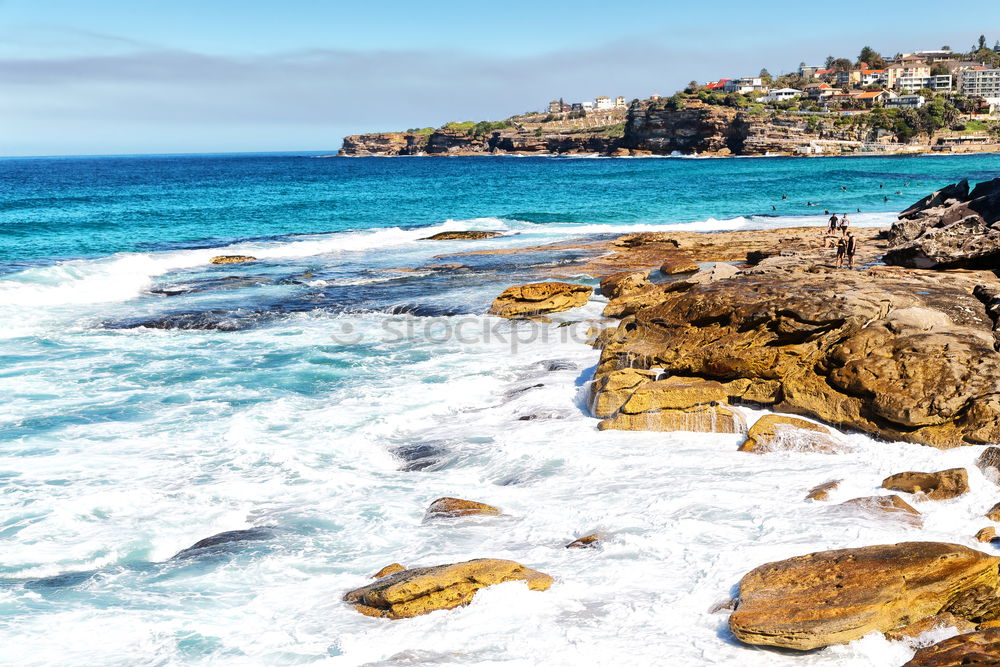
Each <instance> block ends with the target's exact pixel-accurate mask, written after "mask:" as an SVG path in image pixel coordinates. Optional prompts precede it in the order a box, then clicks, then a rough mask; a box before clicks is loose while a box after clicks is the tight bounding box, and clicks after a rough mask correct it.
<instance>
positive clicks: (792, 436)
mask: <svg viewBox="0 0 1000 667" xmlns="http://www.w3.org/2000/svg"><path fill="white" fill-rule="evenodd" d="M782 450H794V451H812V452H827V453H834V452H836V451H837V443H836V441H835V440H834V439H833V438H831V437H830V429H828V428H827V427H825V426H821V425H819V424H814V423H813V422H810V421H806V420H805V419H799V418H797V417H785V416H783V415H764V416H763V417H761V418H760V419H758V420H757V422H756V423H755V424H754V425H753V426H751V427H750V430H749V431H748V432H747V439H746V442H744V443H743V444H742V445H740V451H741V452H754V453H756V454H763V453H765V452H774V451H782Z"/></svg>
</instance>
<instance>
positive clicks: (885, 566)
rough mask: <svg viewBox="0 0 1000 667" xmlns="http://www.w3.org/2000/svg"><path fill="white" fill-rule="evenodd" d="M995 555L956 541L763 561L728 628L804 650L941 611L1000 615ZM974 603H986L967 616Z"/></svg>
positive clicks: (753, 639) (747, 579)
mask: <svg viewBox="0 0 1000 667" xmlns="http://www.w3.org/2000/svg"><path fill="white" fill-rule="evenodd" d="M998 565H1000V558H996V557H993V556H988V555H987V554H984V553H982V552H980V551H975V550H973V549H969V548H968V547H963V546H960V545H957V544H946V543H938V542H904V543H902V544H890V545H879V546H871V547H862V548H859V549H838V550H835V551H822V552H818V553H812V554H808V555H806V556H798V557H795V558H790V559H788V560H783V561H779V562H775V563H768V564H766V565H762V566H760V567H758V568H756V569H754V570H752V571H750V572H749V573H747V574H746V575H745V576H744V577H743V578H742V579H741V580H740V585H739V589H740V592H739V605H738V606H737V608H736V611H735V612H733V614H732V615H731V616H730V617H729V628H730V630H732V632H733V634H734V635H735V636H736V638H737V639H739V640H740V641H742V642H746V643H748V644H758V645H767V646H780V647H783V648H790V649H798V650H808V649H814V648H819V647H822V646H829V645H831V644H841V643H845V642H849V641H853V640H855V639H859V638H860V637H863V636H864V635H866V634H868V633H869V632H873V631H877V632H887V631H890V630H893V629H895V628H899V627H901V626H906V625H909V624H911V623H913V622H915V621H919V620H922V619H925V618H928V617H932V616H935V615H937V614H940V613H942V612H950V613H953V614H955V615H956V616H959V617H963V618H966V619H967V620H979V618H981V617H982V616H983V615H985V616H990V617H992V615H993V614H995V613H1000V598H998V597H997V589H998V587H1000V577H998V574H997V567H998ZM972 601H975V602H979V603H982V604H983V605H984V606H985V607H984V609H983V610H980V611H978V612H972V614H973V616H972V617H970V616H969V615H968V614H969V613H970V612H969V610H970V609H971V608H972V607H973V606H974V605H972V604H970V603H971V602H972Z"/></svg>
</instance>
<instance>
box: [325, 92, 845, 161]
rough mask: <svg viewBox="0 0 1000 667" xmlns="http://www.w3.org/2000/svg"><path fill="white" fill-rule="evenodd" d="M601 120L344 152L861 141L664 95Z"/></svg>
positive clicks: (724, 147)
mask: <svg viewBox="0 0 1000 667" xmlns="http://www.w3.org/2000/svg"><path fill="white" fill-rule="evenodd" d="M604 121H605V122H603V123H602V122H600V120H598V121H596V122H593V123H588V124H586V125H581V124H575V123H567V122H565V121H562V120H557V121H554V122H545V121H544V120H541V122H523V123H521V122H518V123H511V124H510V127H507V128H505V129H503V130H497V131H492V132H487V133H483V134H476V133H475V132H474V131H473V130H471V129H470V130H456V129H446V128H441V129H437V130H432V131H421V132H378V133H372V134H358V135H351V136H348V137H345V138H344V144H343V148H341V151H340V155H342V156H372V155H381V156H395V155H503V154H526V155H532V154H533V155H572V154H600V155H609V156H643V155H671V154H682V155H694V154H697V155H717V156H724V155H764V154H773V153H783V154H794V153H801V152H803V151H802V147H803V146H810V145H811V144H815V142H824V143H828V144H829V143H838V142H845V141H846V142H857V141H858V139H860V138H861V137H859V136H855V135H850V134H847V133H844V132H837V133H831V131H830V128H825V129H824V128H820V127H819V126H818V125H816V124H812V123H810V122H809V120H808V119H807V118H804V117H794V116H786V115H781V114H772V115H759V114H758V115H755V114H752V113H749V112H746V111H740V110H737V109H733V108H730V107H723V106H713V105H708V104H702V103H699V102H689V103H687V104H686V105H685V106H684V107H683V108H673V107H672V106H671V105H670V104H669V102H667V101H664V100H657V101H648V100H647V101H643V102H638V101H637V102H634V103H633V104H632V105H631V106H630V107H629V108H628V110H627V112H624V113H622V114H621V115H620V116H614V115H609V116H608V117H606V118H605V119H604ZM831 140H832V141H831Z"/></svg>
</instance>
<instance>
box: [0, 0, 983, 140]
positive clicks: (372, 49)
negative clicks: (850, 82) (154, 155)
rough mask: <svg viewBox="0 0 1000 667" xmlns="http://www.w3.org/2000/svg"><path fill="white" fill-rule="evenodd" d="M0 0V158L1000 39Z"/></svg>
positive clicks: (603, 11)
mask: <svg viewBox="0 0 1000 667" xmlns="http://www.w3.org/2000/svg"><path fill="white" fill-rule="evenodd" d="M964 6H965V7H966V9H964V10H963V11H961V12H959V11H952V10H951V9H949V8H947V7H946V6H944V5H942V4H941V3H940V1H939V0H935V2H927V1H924V0H912V1H911V2H908V3H904V4H900V3H873V2H871V1H870V0H866V1H865V2H858V1H855V0H839V1H838V2H832V3H802V2H785V1H784V0H778V1H775V2H767V3H765V2H747V1H746V0H743V1H741V2H733V1H730V0H717V1H715V2H711V3H697V2H689V1H686V2H675V1H672V0H660V1H659V2H647V1H646V0H632V1H631V2H627V3H613V2H609V1H605V2H592V1H591V0H576V1H575V2H566V1H563V0H549V1H548V2H537V1H535V2H522V1H520V0H508V1H507V2H503V3H475V2H451V1H441V2H425V3H415V2H396V1H393V0H389V1H386V0H383V1H374V2H367V3H365V2H357V1H356V0H352V1H351V2H340V1H327V2H322V1H319V0H314V1H306V0H282V1H280V2H278V1H277V0H268V1H264V0H260V1H258V0H242V1H240V2H236V1H230V0H200V1H199V2H195V1H192V0H170V1H169V2H164V1H163V0H159V1H155V2H154V1H147V0H131V1H129V2H126V1H123V0H87V1H86V2H83V1H80V0H0V155H67V154H111V153H150V152H216V151H271V150H333V149H336V148H337V147H338V146H339V145H340V139H341V137H342V136H343V135H345V134H350V133H355V132H364V131H371V130H382V129H406V128H408V127H417V126H437V125H440V124H442V123H444V122H446V121H448V120H483V119H491V120H493V119H499V118H503V117H506V116H508V115H510V114H513V113H518V112H522V111H526V110H529V109H538V108H541V107H543V106H544V105H545V104H546V103H547V101H548V100H549V99H551V98H554V97H560V96H561V97H563V98H565V99H567V100H576V99H589V98H593V97H594V96H596V95H602V94H605V95H624V96H626V97H627V98H629V99H631V98H633V97H645V96H648V95H649V94H651V93H661V94H662V93H670V92H672V91H673V90H675V89H677V88H679V87H683V85H684V84H686V83H687V82H688V81H690V80H691V79H697V80H700V81H704V80H708V79H714V78H718V77H719V76H738V75H741V74H754V73H756V72H757V71H759V70H760V68H761V67H767V68H768V69H769V70H770V71H771V72H772V73H778V72H782V71H789V70H793V69H795V68H796V67H797V66H798V63H799V62H800V61H808V62H821V61H822V60H823V59H824V58H825V57H826V56H827V55H831V54H832V55H836V56H841V55H843V56H846V57H850V58H854V57H856V56H857V53H858V52H859V51H860V49H861V47H862V46H865V45H866V44H870V45H871V46H873V47H874V48H876V49H878V50H880V51H882V52H884V53H887V54H892V53H896V52H898V51H912V50H916V49H924V48H927V49H930V48H938V47H940V46H942V45H945V44H948V45H950V46H953V47H955V48H956V49H959V48H960V49H967V48H968V47H969V45H971V43H972V42H973V41H974V40H975V39H976V37H978V35H979V34H980V33H983V32H985V33H986V37H987V39H989V41H990V44H992V43H993V42H994V41H995V40H996V39H1000V3H997V2H993V1H991V2H981V3H967V4H965V5H964Z"/></svg>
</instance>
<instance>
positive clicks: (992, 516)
mask: <svg viewBox="0 0 1000 667" xmlns="http://www.w3.org/2000/svg"><path fill="white" fill-rule="evenodd" d="M986 518H987V519H989V520H990V521H1000V503H997V504H996V505H994V506H993V507H991V508H990V509H989V511H988V512H986Z"/></svg>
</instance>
